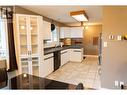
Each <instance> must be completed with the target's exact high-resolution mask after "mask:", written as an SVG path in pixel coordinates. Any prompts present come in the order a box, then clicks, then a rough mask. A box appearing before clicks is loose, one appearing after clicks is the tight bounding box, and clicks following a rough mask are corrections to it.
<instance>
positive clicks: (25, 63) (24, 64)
mask: <svg viewBox="0 0 127 95" xmlns="http://www.w3.org/2000/svg"><path fill="white" fill-rule="evenodd" d="M19 67H20V68H19V73H20V74H22V73H26V74H30V64H29V60H28V58H21V64H19Z"/></svg>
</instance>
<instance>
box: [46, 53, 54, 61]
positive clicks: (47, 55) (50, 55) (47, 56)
mask: <svg viewBox="0 0 127 95" xmlns="http://www.w3.org/2000/svg"><path fill="white" fill-rule="evenodd" d="M51 57H53V53H51V54H46V55H44V60H45V59H49V58H51Z"/></svg>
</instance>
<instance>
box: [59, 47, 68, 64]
mask: <svg viewBox="0 0 127 95" xmlns="http://www.w3.org/2000/svg"><path fill="white" fill-rule="evenodd" d="M68 61H69V51H68V49H67V50H63V51H61V66H63V65H64V64H66V63H67V62H68Z"/></svg>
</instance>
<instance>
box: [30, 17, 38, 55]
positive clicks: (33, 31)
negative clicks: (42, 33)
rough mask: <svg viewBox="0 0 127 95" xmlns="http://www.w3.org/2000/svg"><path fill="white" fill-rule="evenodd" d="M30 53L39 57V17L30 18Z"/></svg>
mask: <svg viewBox="0 0 127 95" xmlns="http://www.w3.org/2000/svg"><path fill="white" fill-rule="evenodd" d="M29 32H30V33H29V43H30V44H29V45H30V47H29V51H30V55H31V56H37V55H38V45H39V43H38V42H39V41H38V35H39V31H38V18H37V17H30V26H29Z"/></svg>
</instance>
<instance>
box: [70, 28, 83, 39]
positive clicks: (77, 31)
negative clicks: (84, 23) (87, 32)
mask: <svg viewBox="0 0 127 95" xmlns="http://www.w3.org/2000/svg"><path fill="white" fill-rule="evenodd" d="M71 38H83V27H72V28H71Z"/></svg>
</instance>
